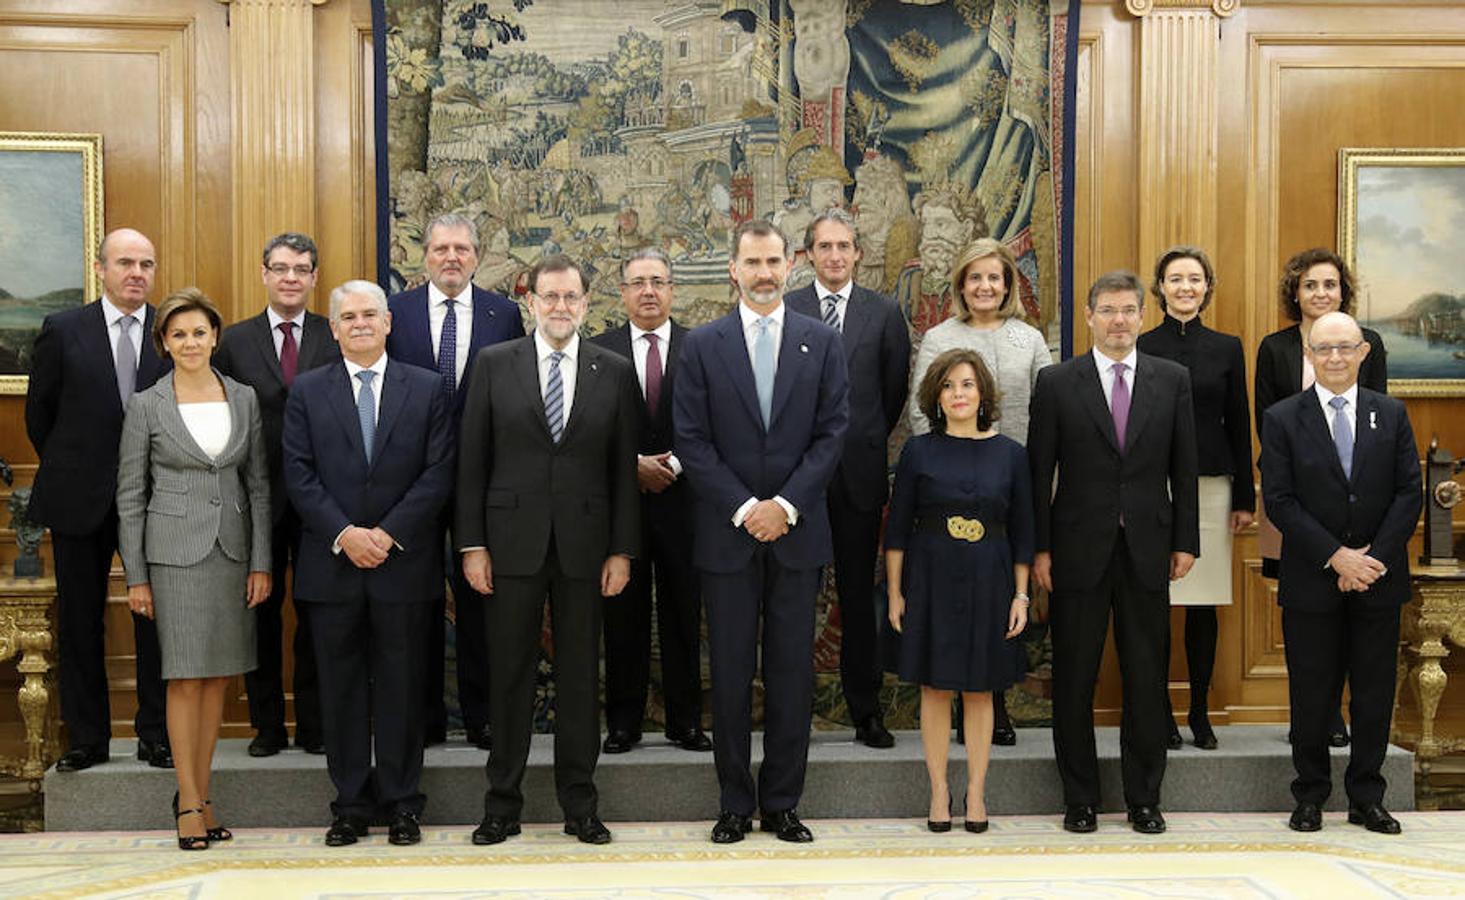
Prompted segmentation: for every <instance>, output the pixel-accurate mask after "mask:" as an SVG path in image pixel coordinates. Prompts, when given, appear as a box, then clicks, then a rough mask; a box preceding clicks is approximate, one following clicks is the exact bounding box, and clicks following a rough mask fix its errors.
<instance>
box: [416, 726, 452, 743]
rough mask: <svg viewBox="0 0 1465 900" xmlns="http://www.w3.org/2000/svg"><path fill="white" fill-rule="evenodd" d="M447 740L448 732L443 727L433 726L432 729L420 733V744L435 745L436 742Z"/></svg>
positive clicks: (445, 741)
mask: <svg viewBox="0 0 1465 900" xmlns="http://www.w3.org/2000/svg"><path fill="white" fill-rule="evenodd" d="M447 742H448V732H447V729H445V728H434V729H433V730H432V731H425V732H423V733H422V746H424V747H436V746H437V745H438V744H446V743H447Z"/></svg>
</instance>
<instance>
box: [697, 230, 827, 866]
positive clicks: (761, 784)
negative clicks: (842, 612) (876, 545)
mask: <svg viewBox="0 0 1465 900" xmlns="http://www.w3.org/2000/svg"><path fill="white" fill-rule="evenodd" d="M788 268H789V262H788V245H787V242H786V240H785V239H784V237H783V235H782V234H781V233H780V232H779V231H777V230H776V229H775V228H774V227H773V226H772V225H770V224H769V223H768V222H764V221H760V220H753V221H750V222H745V223H743V224H742V225H740V226H738V229H737V231H736V232H735V234H734V236H733V242H732V260H731V262H730V263H729V265H728V271H729V273H730V274H731V276H732V278H733V281H734V282H735V283H736V284H737V286H738V293H739V298H740V299H739V303H738V306H737V309H735V310H734V311H733V312H732V314H731V315H728V316H725V317H724V318H721V319H718V320H717V321H715V322H712V323H710V324H708V325H705V326H703V327H701V328H697V329H695V330H693V331H692V332H691V333H689V334H688V335H687V338H686V342H685V343H686V345H685V346H684V347H683V348H682V355H681V361H680V367H679V368H678V370H677V393H676V403H675V410H674V412H673V417H674V421H675V424H676V452H677V457H678V458H679V459H680V460H681V461H682V465H684V466H685V467H686V471H687V477H688V478H689V479H690V481H691V482H692V489H693V491H694V492H695V495H696V504H695V510H696V512H695V515H694V517H693V526H692V527H693V530H694V532H695V537H694V544H695V548H694V560H695V562H696V565H697V569H698V570H699V571H700V572H701V575H702V596H703V598H704V599H705V600H706V603H707V623H708V641H709V642H710V644H711V656H712V739H713V740H712V744H713V751H714V755H715V759H716V762H717V781H718V784H719V785H720V786H721V812H720V813H719V814H718V817H717V823H716V825H714V826H713V829H712V840H713V841H714V842H715V843H733V842H736V841H740V840H742V839H743V836H744V835H745V834H746V833H747V832H748V831H749V830H750V829H751V828H752V816H753V813H754V811H755V810H757V811H758V812H759V814H760V818H761V820H762V821H761V828H762V829H763V830H764V831H772V832H775V833H776V834H777V836H778V837H779V838H780V839H781V840H785V841H795V842H805V841H811V840H813V839H814V837H813V835H812V834H810V833H809V829H808V828H806V827H805V826H804V824H803V823H802V822H800V821H799V816H798V811H797V809H796V807H797V806H798V802H799V797H800V796H801V795H802V793H803V789H804V772H805V769H806V768H807V765H808V755H809V717H810V715H811V714H812V702H813V689H814V670H813V667H814V662H813V652H814V599H815V595H816V594H817V593H818V589H819V571H820V567H821V566H823V565H825V564H827V563H828V562H829V559H830V556H831V549H832V548H831V541H830V533H829V510H828V506H827V503H826V501H825V490H826V489H827V487H828V485H829V480H830V478H832V477H833V475H834V469H835V466H836V465H837V464H838V462H839V455H840V451H841V450H842V449H843V446H844V434H845V430H846V428H847V427H848V426H849V400H848V394H849V378H848V375H847V373H846V371H845V362H844V351H843V348H842V347H841V346H840V342H839V335H838V333H836V332H835V331H834V329H832V328H830V327H829V326H828V325H825V324H824V323H823V322H820V321H819V320H817V319H811V318H809V317H807V316H803V315H800V314H798V313H795V312H790V311H789V310H788V308H787V306H786V305H785V304H784V302H783V296H782V294H783V284H784V279H785V278H786V277H787V275H788ZM760 617H761V618H762V622H763V627H762V659H763V687H764V694H763V697H764V713H765V726H764V727H765V732H764V736H763V765H762V767H761V768H760V769H759V771H758V782H757V784H756V785H755V784H754V781H753V773H752V768H751V756H752V746H751V745H752V690H753V675H754V671H755V668H756V665H755V662H756V660H757V658H758V655H759V654H758V650H759V647H758V635H759V618H760Z"/></svg>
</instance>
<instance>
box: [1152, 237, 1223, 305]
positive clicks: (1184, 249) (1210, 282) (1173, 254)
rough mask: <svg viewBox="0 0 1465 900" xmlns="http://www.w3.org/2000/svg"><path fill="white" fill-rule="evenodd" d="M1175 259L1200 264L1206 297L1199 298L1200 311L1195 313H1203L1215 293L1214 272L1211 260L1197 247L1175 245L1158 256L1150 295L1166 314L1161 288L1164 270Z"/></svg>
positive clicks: (1163, 293)
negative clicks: (1204, 280)
mask: <svg viewBox="0 0 1465 900" xmlns="http://www.w3.org/2000/svg"><path fill="white" fill-rule="evenodd" d="M1177 259H1193V260H1195V261H1196V262H1198V263H1200V268H1201V271H1202V272H1204V273H1205V275H1206V295H1205V296H1204V297H1202V298H1201V301H1200V309H1198V310H1196V312H1197V313H1200V312H1205V308H1206V307H1207V306H1210V305H1211V295H1213V294H1214V293H1215V292H1216V270H1215V268H1214V267H1213V266H1212V265H1211V258H1210V257H1209V256H1206V251H1204V250H1202V249H1201V248H1199V247H1192V246H1191V245H1189V244H1176V245H1175V246H1174V247H1171V248H1170V249H1169V250H1166V251H1165V252H1164V253H1162V254H1160V258H1159V259H1158V260H1156V261H1155V280H1154V282H1153V283H1152V284H1151V285H1150V293H1152V294H1154V295H1155V296H1156V297H1158V298H1159V299H1160V311H1161V312H1168V310H1167V308H1166V306H1165V291H1164V288H1163V285H1164V281H1165V270H1166V269H1168V268H1170V264H1171V263H1173V262H1175V261H1176V260H1177Z"/></svg>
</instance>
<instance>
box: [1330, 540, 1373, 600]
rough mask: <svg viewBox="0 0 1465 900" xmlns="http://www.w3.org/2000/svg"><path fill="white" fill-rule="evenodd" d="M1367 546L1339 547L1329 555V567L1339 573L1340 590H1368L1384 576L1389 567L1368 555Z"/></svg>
mask: <svg viewBox="0 0 1465 900" xmlns="http://www.w3.org/2000/svg"><path fill="white" fill-rule="evenodd" d="M1371 546H1372V545H1371V544H1370V545H1369V546H1367V547H1359V548H1358V549H1357V550H1355V549H1353V548H1352V547H1339V548H1338V549H1337V550H1336V551H1334V553H1333V555H1332V556H1330V557H1328V568H1330V569H1332V570H1333V571H1334V572H1336V573H1337V574H1338V590H1340V591H1366V590H1368V589H1369V588H1370V587H1372V586H1373V583H1374V582H1375V581H1378V580H1379V579H1380V578H1382V577H1384V573H1385V572H1387V571H1388V567H1387V566H1385V565H1384V564H1383V563H1381V562H1379V561H1378V560H1376V559H1374V558H1373V557H1372V556H1369V555H1368V550H1369V547H1371Z"/></svg>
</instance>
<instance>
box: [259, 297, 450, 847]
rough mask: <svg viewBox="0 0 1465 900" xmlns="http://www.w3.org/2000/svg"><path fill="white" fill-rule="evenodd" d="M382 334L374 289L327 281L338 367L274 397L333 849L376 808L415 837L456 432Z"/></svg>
mask: <svg viewBox="0 0 1465 900" xmlns="http://www.w3.org/2000/svg"><path fill="white" fill-rule="evenodd" d="M390 330H391V313H389V312H388V311H387V297H386V294H385V293H383V292H382V289H381V288H379V287H377V286H376V285H375V284H372V283H371V282H369V281H348V282H346V283H345V284H343V285H341V286H340V287H338V288H336V289H335V290H334V291H332V292H331V331H332V332H333V333H334V334H335V336H336V341H337V343H339V344H340V346H341V355H342V357H343V361H342V362H341V363H339V364H334V365H328V366H322V367H320V368H318V369H313V370H311V371H309V372H305V373H302V374H300V375H299V376H298V377H297V378H296V379H295V384H294V386H293V387H292V388H291V390H290V399H289V401H288V402H287V404H286V406H285V432H284V451H285V486H286V488H287V490H288V491H289V495H290V501H291V503H293V504H294V506H295V509H296V510H298V511H299V513H300V518H301V526H302V534H301V541H300V559H299V562H298V563H297V564H296V569H295V596H296V598H297V599H298V601H299V602H300V603H301V604H303V605H305V606H306V607H307V608H308V612H307V615H308V616H309V617H310V625H311V632H312V636H313V637H314V639H315V657H316V663H317V667H318V670H319V673H320V694H321V712H322V725H323V726H324V731H325V743H326V765H327V768H328V769H329V770H330V773H331V781H332V782H333V783H334V784H335V786H336V799H335V801H334V802H333V803H332V804H331V811H332V813H333V815H334V821H332V823H331V827H330V829H329V830H328V831H327V832H326V845H327V846H331V847H339V846H342V845H345V844H354V843H356V840H357V839H358V838H360V837H362V836H364V835H365V834H366V833H367V825H368V823H369V821H370V817H371V816H372V815H374V814H376V813H378V812H380V813H383V814H385V815H387V816H390V817H391V820H392V822H391V829H390V832H389V840H390V841H391V842H392V843H393V844H415V843H417V841H418V840H420V839H421V830H420V827H419V825H418V816H419V815H420V814H421V812H422V807H423V803H424V801H425V798H424V797H423V795H422V793H421V792H420V791H419V790H418V786H419V782H420V779H421V775H422V673H423V668H424V663H423V659H422V653H423V649H424V648H425V647H426V646H427V642H426V638H425V637H424V636H423V632H424V630H425V629H426V628H427V615H428V610H429V609H430V608H431V605H432V604H431V591H432V585H436V584H442V579H443V569H442V566H443V554H442V543H441V541H442V534H441V532H440V531H439V530H438V529H439V523H440V522H441V519H442V508H443V506H444V505H445V504H446V503H447V501H448V498H449V496H450V495H451V493H452V489H453V439H452V426H451V424H450V423H449V420H448V419H449V416H448V399H447V395H446V394H444V393H443V389H442V380H441V379H440V378H439V377H438V376H437V373H435V372H429V371H427V370H425V369H419V368H417V367H416V366H411V365H407V364H406V363H402V362H397V361H391V362H389V361H388V359H387V354H386V343H387V332H388V331H390ZM373 745H374V746H375V750H376V766H375V768H374V769H373V767H372V748H373Z"/></svg>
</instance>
